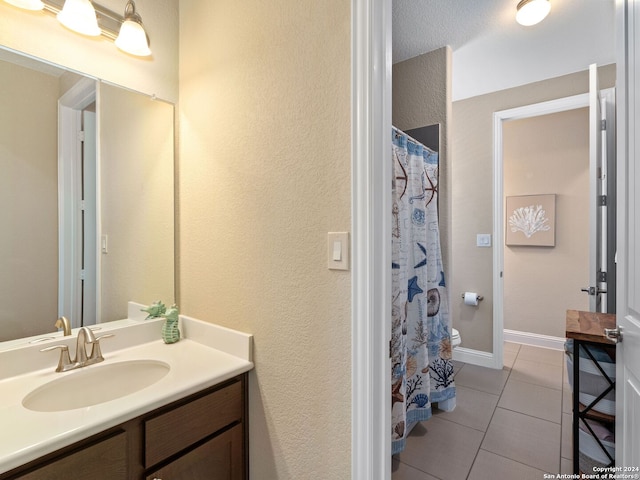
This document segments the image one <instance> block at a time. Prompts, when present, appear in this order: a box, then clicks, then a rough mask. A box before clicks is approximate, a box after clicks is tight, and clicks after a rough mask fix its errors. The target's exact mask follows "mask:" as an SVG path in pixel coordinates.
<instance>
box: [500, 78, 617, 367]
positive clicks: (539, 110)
mask: <svg viewBox="0 0 640 480" xmlns="http://www.w3.org/2000/svg"><path fill="white" fill-rule="evenodd" d="M600 93H601V95H602V98H603V99H605V102H606V106H607V118H608V119H610V118H612V117H613V116H615V88H606V89H603V90H601V91H600ZM585 107H589V94H588V93H582V94H578V95H572V96H570V97H564V98H558V99H555V100H549V101H546V102H540V103H534V104H531V105H524V106H521V107H515V108H510V109H508V110H501V111H498V112H495V113H494V114H493V152H494V153H493V240H494V241H493V358H492V363H493V365H492V366H493V368H502V362H503V354H504V352H503V350H504V348H503V346H504V277H503V272H504V151H503V141H504V138H503V126H504V123H505V122H508V121H511V120H520V119H524V118H532V117H537V116H540V115H548V114H552V113H559V112H565V111H568V110H574V109H576V108H585ZM608 121H609V120H608ZM611 123H612V125H611V126H612V128H611V129H609V130H608V131H607V135H608V139H607V146H608V154H609V155H613V154H614V153H615V137H613V138H612V135H613V133H612V132H614V131H615V121H613V120H611ZM612 158H615V156H614V157H612ZM518 333H522V332H518ZM527 338H528V340H529V341H531V343H535V344H536V345H538V346H541V347H546V348H555V349H561V348H562V344H563V343H564V339H560V338H555V337H548V336H545V335H531V336H527Z"/></svg>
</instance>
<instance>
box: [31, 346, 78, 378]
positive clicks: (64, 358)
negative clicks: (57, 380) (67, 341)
mask: <svg viewBox="0 0 640 480" xmlns="http://www.w3.org/2000/svg"><path fill="white" fill-rule="evenodd" d="M58 348H59V349H60V360H58V366H57V367H56V372H66V371H67V370H71V369H73V368H74V366H75V365H74V363H73V362H72V361H71V357H70V356H69V347H68V346H66V345H52V346H50V347H46V348H43V349H42V350H40V351H41V352H50V351H52V350H56V349H58Z"/></svg>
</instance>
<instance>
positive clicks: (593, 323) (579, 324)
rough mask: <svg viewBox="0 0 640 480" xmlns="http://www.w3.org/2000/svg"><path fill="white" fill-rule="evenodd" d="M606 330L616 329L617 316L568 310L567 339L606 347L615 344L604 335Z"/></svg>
mask: <svg viewBox="0 0 640 480" xmlns="http://www.w3.org/2000/svg"><path fill="white" fill-rule="evenodd" d="M605 328H616V316H615V314H613V313H598V312H583V311H580V310H567V327H566V336H567V338H574V339H576V340H584V341H587V342H594V343H603V344H606V345H613V344H615V342H614V341H613V340H610V339H608V338H607V337H606V336H605V335H604V329H605Z"/></svg>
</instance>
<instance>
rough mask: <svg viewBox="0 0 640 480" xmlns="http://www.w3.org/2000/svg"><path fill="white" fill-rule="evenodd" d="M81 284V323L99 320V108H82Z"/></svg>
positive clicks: (91, 322)
mask: <svg viewBox="0 0 640 480" xmlns="http://www.w3.org/2000/svg"><path fill="white" fill-rule="evenodd" d="M82 130H83V132H84V135H83V136H82V138H83V140H82V188H81V190H82V207H81V208H82V242H81V243H82V266H81V269H82V273H81V276H80V282H81V284H82V295H81V302H82V306H81V310H82V314H81V319H82V321H81V324H82V325H83V326H85V325H95V324H96V323H97V318H96V315H97V306H96V297H97V278H96V277H97V262H98V239H97V232H98V228H97V224H96V178H97V172H96V155H97V151H96V112H95V111H90V110H87V109H85V110H83V111H82Z"/></svg>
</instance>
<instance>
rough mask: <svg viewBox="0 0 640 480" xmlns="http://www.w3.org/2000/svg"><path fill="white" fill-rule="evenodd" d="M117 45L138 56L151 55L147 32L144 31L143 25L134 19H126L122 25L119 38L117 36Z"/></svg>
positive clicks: (124, 50)
mask: <svg viewBox="0 0 640 480" xmlns="http://www.w3.org/2000/svg"><path fill="white" fill-rule="evenodd" d="M116 47H118V48H119V49H120V50H122V51H123V52H127V53H130V54H131V55H136V56H138V57H147V56H149V55H151V50H150V49H149V43H148V41H147V33H146V32H145V31H144V28H143V27H142V25H140V24H139V23H137V22H134V21H133V20H125V21H124V23H123V24H122V26H121V27H120V34H119V35H118V38H116Z"/></svg>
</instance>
